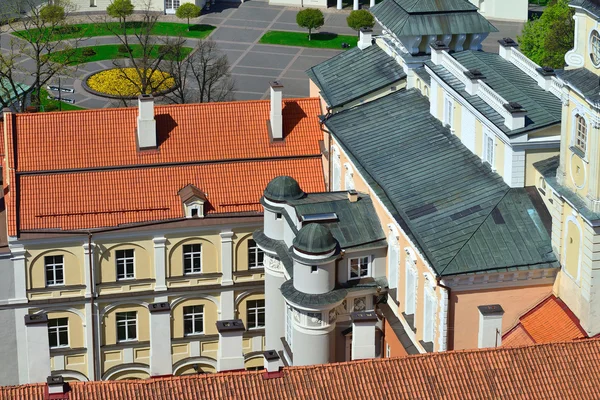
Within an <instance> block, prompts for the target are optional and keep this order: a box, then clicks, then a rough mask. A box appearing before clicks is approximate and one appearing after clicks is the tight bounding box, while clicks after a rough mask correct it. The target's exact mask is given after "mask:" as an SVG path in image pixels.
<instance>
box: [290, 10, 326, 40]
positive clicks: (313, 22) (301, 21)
mask: <svg viewBox="0 0 600 400" xmlns="http://www.w3.org/2000/svg"><path fill="white" fill-rule="evenodd" d="M296 23H297V24H298V26H299V27H300V28H305V29H308V40H310V35H311V33H312V30H313V29H319V28H320V27H322V26H323V24H324V23H325V18H324V17H323V13H322V12H321V10H317V9H316V8H305V9H304V10H302V11H299V12H298V14H297V15H296Z"/></svg>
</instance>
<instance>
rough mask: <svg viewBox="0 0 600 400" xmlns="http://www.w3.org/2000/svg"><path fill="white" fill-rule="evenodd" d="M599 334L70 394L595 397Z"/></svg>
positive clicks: (125, 398)
mask: <svg viewBox="0 0 600 400" xmlns="http://www.w3.org/2000/svg"><path fill="white" fill-rule="evenodd" d="M599 365H600V340H596V339H592V340H585V341H577V342H567V343H552V344H543V345H534V346H527V347H512V348H504V347H500V348H497V349H482V350H466V351H449V352H443V353H430V354H422V355H416V356H407V357H402V358H386V359H373V360H364V361H354V362H346V363H336V364H325V365H315V366H307V367H290V368H284V369H283V371H282V375H281V376H280V377H279V378H272V379H263V374H264V372H263V371H244V372H231V373H221V374H214V375H210V374H206V375H191V376H183V377H167V378H154V379H148V380H143V381H139V380H138V381H113V382H110V381H103V382H85V383H72V384H71V392H69V399H70V400H92V399H93V400H96V399H110V400H142V399H143V400H150V399H156V400H158V399H160V400H183V399H203V400H211V399H232V400H235V399H261V400H269V399H273V400H286V399H289V400H296V399H311V400H318V399H343V400H351V399H377V400H379V399H394V400H396V399H445V400H450V399H456V400H465V399H529V400H535V399H540V400H549V399H556V400H558V399H560V400H568V399H577V400H585V399H594V400H597V399H598V398H600V368H598V366H599ZM44 387H45V385H43V384H38V385H22V386H13V387H4V388H0V399H3V400H4V399H7V400H8V399H15V400H16V399H19V400H34V399H35V400H37V399H43V397H42V396H43V391H44Z"/></svg>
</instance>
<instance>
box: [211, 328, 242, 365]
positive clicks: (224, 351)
mask: <svg viewBox="0 0 600 400" xmlns="http://www.w3.org/2000/svg"><path fill="white" fill-rule="evenodd" d="M245 330H246V328H244V323H243V322H242V320H241V319H229V320H223V321H217V331H218V332H219V349H218V351H217V371H218V372H223V371H239V370H243V369H244V352H243V348H242V336H243V335H244V331H245Z"/></svg>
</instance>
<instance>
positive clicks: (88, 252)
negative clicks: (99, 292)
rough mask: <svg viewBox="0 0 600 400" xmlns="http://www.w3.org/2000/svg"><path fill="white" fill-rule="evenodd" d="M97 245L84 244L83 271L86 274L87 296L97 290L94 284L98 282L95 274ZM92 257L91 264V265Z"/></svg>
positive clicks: (90, 295)
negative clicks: (95, 250)
mask: <svg viewBox="0 0 600 400" xmlns="http://www.w3.org/2000/svg"><path fill="white" fill-rule="evenodd" d="M95 248H96V245H95V244H94V243H84V244H83V255H84V256H83V273H84V275H85V297H86V298H88V299H89V298H90V297H92V293H94V292H95V290H94V285H95V283H96V279H95V278H96V277H95V276H94V274H95V272H94V271H96V265H95V263H96V261H95V258H94V249H95ZM90 259H91V264H92V265H91V266H90Z"/></svg>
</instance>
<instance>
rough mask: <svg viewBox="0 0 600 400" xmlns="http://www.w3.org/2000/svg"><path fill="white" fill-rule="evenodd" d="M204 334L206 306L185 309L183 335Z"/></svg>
mask: <svg viewBox="0 0 600 400" xmlns="http://www.w3.org/2000/svg"><path fill="white" fill-rule="evenodd" d="M202 332H204V306H189V307H183V333H184V334H185V335H186V336H187V335H198V334H200V333H202Z"/></svg>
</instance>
